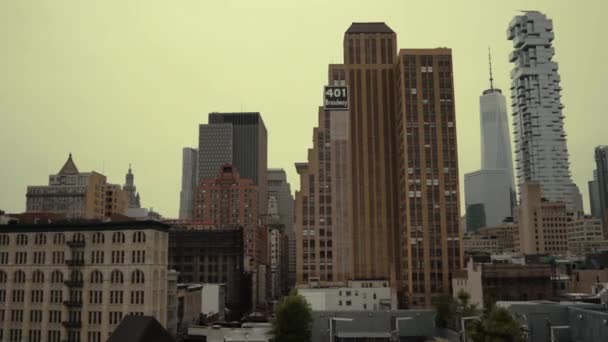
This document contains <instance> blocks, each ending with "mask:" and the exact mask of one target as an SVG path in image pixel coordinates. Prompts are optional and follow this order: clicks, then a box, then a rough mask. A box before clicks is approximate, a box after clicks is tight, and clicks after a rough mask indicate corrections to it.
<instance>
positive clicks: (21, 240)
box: [17, 234, 27, 246]
mask: <svg viewBox="0 0 608 342" xmlns="http://www.w3.org/2000/svg"><path fill="white" fill-rule="evenodd" d="M17 245H18V246H23V245H27V235H25V234H18V235H17Z"/></svg>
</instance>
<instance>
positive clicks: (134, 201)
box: [123, 165, 141, 208]
mask: <svg viewBox="0 0 608 342" xmlns="http://www.w3.org/2000/svg"><path fill="white" fill-rule="evenodd" d="M123 190H125V191H126V192H127V194H128V196H129V208H141V203H140V199H139V193H138V192H137V187H136V186H135V176H134V175H133V171H132V170H131V165H129V171H128V172H127V175H126V176H125V185H124V187H123Z"/></svg>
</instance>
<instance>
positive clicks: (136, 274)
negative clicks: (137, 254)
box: [131, 270, 145, 284]
mask: <svg viewBox="0 0 608 342" xmlns="http://www.w3.org/2000/svg"><path fill="white" fill-rule="evenodd" d="M144 281H145V280H144V273H143V272H142V271H140V270H135V271H133V274H131V284H143V283H144Z"/></svg>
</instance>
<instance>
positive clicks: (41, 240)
mask: <svg viewBox="0 0 608 342" xmlns="http://www.w3.org/2000/svg"><path fill="white" fill-rule="evenodd" d="M34 243H35V244H36V245H45V244H46V234H44V233H38V234H36V236H35V237H34Z"/></svg>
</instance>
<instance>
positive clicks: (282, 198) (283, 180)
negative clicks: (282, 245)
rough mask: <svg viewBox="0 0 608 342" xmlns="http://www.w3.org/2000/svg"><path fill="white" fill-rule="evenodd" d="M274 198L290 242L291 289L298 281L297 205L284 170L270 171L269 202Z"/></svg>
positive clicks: (289, 277)
mask: <svg viewBox="0 0 608 342" xmlns="http://www.w3.org/2000/svg"><path fill="white" fill-rule="evenodd" d="M271 197H274V198H276V201H277V206H278V210H279V222H280V223H281V224H283V225H284V226H285V235H287V240H288V248H287V250H288V258H289V260H288V275H287V276H288V279H287V282H288V284H289V286H290V287H293V285H294V284H295V280H296V233H295V217H294V209H295V203H294V198H293V194H292V193H291V185H290V184H289V182H287V174H286V173H285V170H283V169H268V200H269V201H270V198H271Z"/></svg>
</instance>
